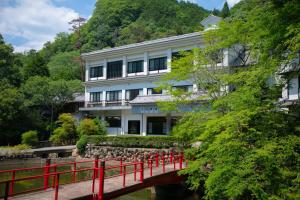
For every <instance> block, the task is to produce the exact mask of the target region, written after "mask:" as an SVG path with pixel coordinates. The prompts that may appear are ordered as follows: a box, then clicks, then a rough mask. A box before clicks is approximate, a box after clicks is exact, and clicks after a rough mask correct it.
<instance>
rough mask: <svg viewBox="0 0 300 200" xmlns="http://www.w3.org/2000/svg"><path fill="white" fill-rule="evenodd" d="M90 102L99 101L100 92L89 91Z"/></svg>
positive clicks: (100, 99) (100, 97)
mask: <svg viewBox="0 0 300 200" xmlns="http://www.w3.org/2000/svg"><path fill="white" fill-rule="evenodd" d="M90 101H91V102H100V101H102V92H91V93H90Z"/></svg>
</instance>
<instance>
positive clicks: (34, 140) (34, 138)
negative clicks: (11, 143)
mask: <svg viewBox="0 0 300 200" xmlns="http://www.w3.org/2000/svg"><path fill="white" fill-rule="evenodd" d="M38 142H39V138H38V132H37V131H27V132H25V133H23V134H22V144H26V145H28V146H31V147H34V146H35V145H37V144H38Z"/></svg>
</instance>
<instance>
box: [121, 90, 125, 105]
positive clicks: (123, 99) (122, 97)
mask: <svg viewBox="0 0 300 200" xmlns="http://www.w3.org/2000/svg"><path fill="white" fill-rule="evenodd" d="M121 99H122V105H125V100H126V90H122V95H121Z"/></svg>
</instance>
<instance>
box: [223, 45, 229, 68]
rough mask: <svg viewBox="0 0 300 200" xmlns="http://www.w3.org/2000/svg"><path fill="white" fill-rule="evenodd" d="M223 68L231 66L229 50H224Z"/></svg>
mask: <svg viewBox="0 0 300 200" xmlns="http://www.w3.org/2000/svg"><path fill="white" fill-rule="evenodd" d="M223 66H225V67H226V66H229V49H223Z"/></svg>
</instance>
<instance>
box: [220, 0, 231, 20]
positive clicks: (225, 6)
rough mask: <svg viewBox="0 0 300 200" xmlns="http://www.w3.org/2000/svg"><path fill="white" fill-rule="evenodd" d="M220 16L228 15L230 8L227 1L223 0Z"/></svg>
mask: <svg viewBox="0 0 300 200" xmlns="http://www.w3.org/2000/svg"><path fill="white" fill-rule="evenodd" d="M220 15H221V17H223V18H226V17H228V16H229V15H230V10H229V6H228V3H227V1H225V3H224V5H223V8H222V10H221V13H220Z"/></svg>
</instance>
